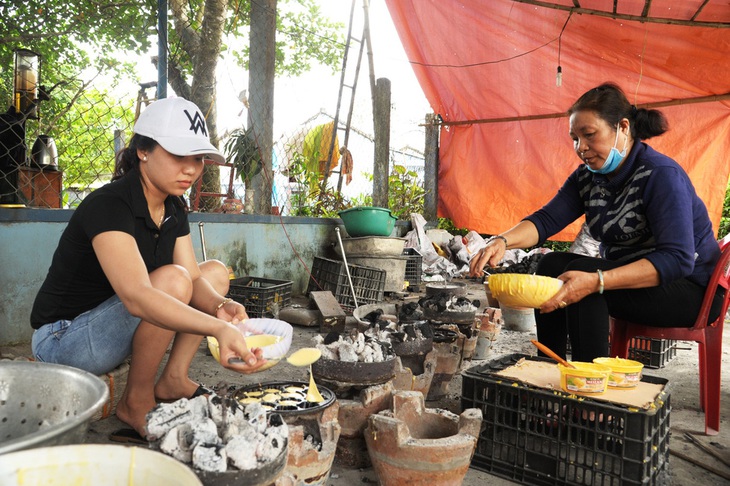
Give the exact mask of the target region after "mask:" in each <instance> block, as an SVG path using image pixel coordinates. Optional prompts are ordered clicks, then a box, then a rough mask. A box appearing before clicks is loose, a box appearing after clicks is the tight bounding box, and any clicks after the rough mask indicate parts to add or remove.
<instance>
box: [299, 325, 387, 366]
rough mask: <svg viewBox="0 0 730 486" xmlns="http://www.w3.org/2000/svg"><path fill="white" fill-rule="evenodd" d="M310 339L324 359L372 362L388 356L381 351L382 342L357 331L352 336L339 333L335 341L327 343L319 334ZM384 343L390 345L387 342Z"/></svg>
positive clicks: (382, 359)
mask: <svg viewBox="0 0 730 486" xmlns="http://www.w3.org/2000/svg"><path fill="white" fill-rule="evenodd" d="M312 341H313V342H314V345H315V347H316V348H317V349H319V350H320V351H321V352H322V357H323V358H325V359H330V360H335V361H345V362H350V363H356V362H362V363H374V362H380V361H385V360H386V359H388V357H389V356H386V355H385V353H384V352H383V343H382V342H380V341H378V340H376V339H373V338H372V337H368V336H365V335H364V334H362V333H359V332H358V333H356V334H355V335H354V336H353V335H350V336H343V335H340V336H339V337H338V339H337V340H336V341H333V342H330V343H329V344H324V338H323V337H322V336H321V335H317V336H315V337H314V338H312ZM386 345H387V346H390V344H389V343H386Z"/></svg>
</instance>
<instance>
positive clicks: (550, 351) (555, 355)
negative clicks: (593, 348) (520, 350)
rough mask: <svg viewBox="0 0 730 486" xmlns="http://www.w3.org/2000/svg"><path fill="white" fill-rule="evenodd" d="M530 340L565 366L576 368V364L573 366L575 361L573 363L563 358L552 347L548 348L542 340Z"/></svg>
mask: <svg viewBox="0 0 730 486" xmlns="http://www.w3.org/2000/svg"><path fill="white" fill-rule="evenodd" d="M530 342H532V344H534V345H535V347H536V348H537V349H539V350H540V351H542V352H543V353H545V354H546V355H548V356H550V357H551V358H552V359H554V360H555V361H557V362H558V363H560V364H561V365H563V366H565V367H566V368H575V366H573V363H571V362H569V361H565V360H564V359H563V358H561V357H560V356H558V355H557V354H556V353H555V351H553V350H552V349H550V348H548V347H547V346H545V345H544V344H542V343H541V342H538V341H536V340H535V339H531V340H530Z"/></svg>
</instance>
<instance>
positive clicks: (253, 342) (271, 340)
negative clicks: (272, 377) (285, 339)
mask: <svg viewBox="0 0 730 486" xmlns="http://www.w3.org/2000/svg"><path fill="white" fill-rule="evenodd" d="M244 339H246V346H248V348H249V349H251V348H264V347H266V346H271V345H272V344H276V343H278V342H279V341H281V339H282V337H281V336H274V335H273V334H252V335H250V336H246V337H245V338H244ZM207 340H208V349H209V350H210V354H212V355H213V357H214V358H215V360H216V361H217V362H219V363H220V362H221V353H220V349H219V348H218V340H217V339H216V338H214V337H213V336H208V337H207ZM279 360H281V358H276V359H268V360H266V364H265V365H263V366H262V367H261V368H259V369H257V370H256V371H264V370H268V369H269V368H271V367H272V366H274V365H275V364H276V363H278V362H279Z"/></svg>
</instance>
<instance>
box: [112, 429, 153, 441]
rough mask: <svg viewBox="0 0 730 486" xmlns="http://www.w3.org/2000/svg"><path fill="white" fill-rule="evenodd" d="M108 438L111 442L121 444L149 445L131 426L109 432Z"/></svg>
mask: <svg viewBox="0 0 730 486" xmlns="http://www.w3.org/2000/svg"><path fill="white" fill-rule="evenodd" d="M109 440H110V441H112V442H121V443H122V444H139V445H149V442H148V441H147V439H145V438H144V437H142V436H141V435H140V434H139V432H137V431H136V430H134V429H132V428H123V429H119V430H117V431H115V432H112V433H111V434H109Z"/></svg>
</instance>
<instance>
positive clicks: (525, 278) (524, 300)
mask: <svg viewBox="0 0 730 486" xmlns="http://www.w3.org/2000/svg"><path fill="white" fill-rule="evenodd" d="M562 286H563V281H562V280H558V279H557V278H552V277H545V276H542V275H529V274H526V273H498V274H496V275H490V276H489V290H490V291H491V292H492V295H493V296H494V297H495V298H496V299H497V300H498V301H499V303H500V305H506V306H508V307H533V308H536V309H537V308H538V307H540V306H541V305H542V304H544V303H545V302H547V301H548V300H550V298H551V297H552V296H553V295H555V294H556V293H558V290H560V287H562Z"/></svg>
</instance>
